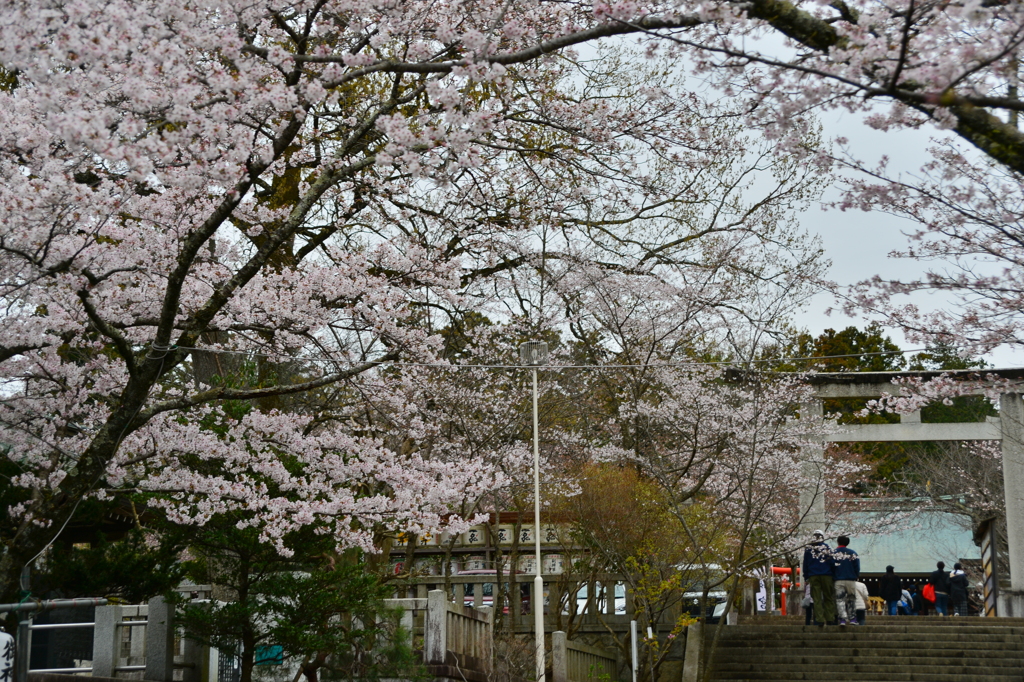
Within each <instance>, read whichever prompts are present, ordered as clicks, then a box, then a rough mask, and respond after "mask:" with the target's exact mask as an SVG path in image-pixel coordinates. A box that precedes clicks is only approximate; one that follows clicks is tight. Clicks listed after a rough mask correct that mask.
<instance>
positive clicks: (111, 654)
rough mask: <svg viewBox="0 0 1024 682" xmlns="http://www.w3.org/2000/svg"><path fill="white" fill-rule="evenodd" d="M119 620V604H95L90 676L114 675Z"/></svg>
mask: <svg viewBox="0 0 1024 682" xmlns="http://www.w3.org/2000/svg"><path fill="white" fill-rule="evenodd" d="M120 620H121V607H120V606H97V607H96V617H95V621H94V622H95V623H96V625H94V626H93V630H92V676H93V677H114V668H116V667H117V659H118V654H119V653H120V651H118V649H119V647H118V645H119V644H120V640H119V639H118V637H117V635H118V632H117V623H118V622H119V621H120Z"/></svg>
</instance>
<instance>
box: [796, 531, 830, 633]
mask: <svg viewBox="0 0 1024 682" xmlns="http://www.w3.org/2000/svg"><path fill="white" fill-rule="evenodd" d="M803 572H804V579H805V580H806V581H807V582H808V583H810V585H811V599H813V600H814V624H815V625H825V624H826V623H827V624H833V623H834V621H835V619H836V587H835V580H834V578H835V563H834V562H833V560H832V548H830V547H829V546H828V544H827V543H826V542H825V534H824V533H823V532H821V531H820V530H816V531H814V538H813V540H812V541H811V543H810V544H809V545H807V547H806V548H805V549H804V562H803Z"/></svg>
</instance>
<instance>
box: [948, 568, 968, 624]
mask: <svg viewBox="0 0 1024 682" xmlns="http://www.w3.org/2000/svg"><path fill="white" fill-rule="evenodd" d="M967 588H968V582H967V574H966V573H964V567H963V566H961V565H960V564H959V563H955V564H953V572H952V573H950V574H949V600H950V602H952V604H953V615H954V616H966V615H967Z"/></svg>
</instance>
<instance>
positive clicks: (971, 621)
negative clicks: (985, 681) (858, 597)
mask: <svg viewBox="0 0 1024 682" xmlns="http://www.w3.org/2000/svg"><path fill="white" fill-rule="evenodd" d="M804 621H805V619H804V616H803V614H801V615H799V616H740V619H739V625H759V626H765V625H767V626H771V627H775V626H778V625H803V624H804ZM867 622H868V623H887V624H888V623H906V622H913V623H921V624H927V625H944V626H949V627H954V626H955V627H963V626H973V625H986V624H991V623H998V624H1000V625H1010V626H1016V627H1024V618H985V617H982V616H877V615H873V614H869V615H868V617H867Z"/></svg>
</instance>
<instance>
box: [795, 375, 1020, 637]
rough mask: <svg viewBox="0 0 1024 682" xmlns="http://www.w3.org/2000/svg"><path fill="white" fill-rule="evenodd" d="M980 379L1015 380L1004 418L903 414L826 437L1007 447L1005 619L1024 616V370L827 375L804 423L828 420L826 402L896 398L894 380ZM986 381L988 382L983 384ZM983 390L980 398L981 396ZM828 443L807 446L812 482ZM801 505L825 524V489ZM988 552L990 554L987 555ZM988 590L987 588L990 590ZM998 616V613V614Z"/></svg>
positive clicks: (804, 496)
mask: <svg viewBox="0 0 1024 682" xmlns="http://www.w3.org/2000/svg"><path fill="white" fill-rule="evenodd" d="M942 375H945V376H949V377H952V378H955V379H963V380H974V381H978V380H979V378H980V377H986V376H997V377H999V378H1000V379H1003V380H1010V382H1011V386H1012V387H1013V388H1014V390H1016V391H1018V392H1013V393H1001V394H1000V397H999V416H998V417H988V418H987V420H986V421H984V422H966V423H953V424H949V423H947V424H927V423H922V422H921V413H920V411H917V412H914V413H911V414H906V415H901V418H900V423H898V424H846V425H843V427H842V428H843V431H842V432H841V433H836V434H833V435H830V436H828V437H826V438H825V439H824V440H825V441H827V442H844V443H864V442H879V441H889V442H908V441H965V440H993V441H999V442H1000V443H1001V450H1002V456H1003V489H1004V491H1005V497H1006V534H1007V538H1006V539H1007V543H1008V545H1009V550H1008V552H1007V557H1006V565H1007V566H1008V567H1009V569H1010V590H1005V589H1003V590H1000V591H999V595H998V596H999V599H998V606H996V604H995V603H991V604H987V606H988V607H990V608H991V607H995V611H996V613H998V614H999V615H1001V616H1017V617H1020V616H1024V401H1022V400H1021V394H1022V393H1024V369H994V370H981V371H978V370H971V371H948V372H848V373H827V374H825V373H823V374H816V375H813V376H811V377H810V379H809V381H810V383H811V384H812V385H813V386H814V387H815V389H816V390H815V399H814V400H813V401H812V402H810V403H809V404H806V405H804V407H803V409H802V410H801V415H800V416H801V419H802V420H806V421H808V422H809V423H813V422H815V421H817V422H820V421H821V420H822V418H823V407H822V404H823V401H824V400H827V399H832V398H878V397H880V396H881V395H882V394H883V393H887V394H890V395H893V394H896V393H897V392H898V389H897V388H896V387H895V386H894V385H893V384H892V380H893V379H895V378H898V377H915V378H918V379H921V380H928V379H934V378H937V377H939V376H942ZM980 383H983V382H980ZM981 392H982V390H981V389H980V388H979V389H978V390H977V391H975V394H976V395H979V394H981ZM824 453H825V447H824V444H821V445H812V446H809V447H808V448H807V451H806V452H805V453H804V457H803V462H802V466H803V471H804V476H805V479H806V480H809V481H815V482H816V481H820V480H821V472H822V469H823V467H824V463H825V454H824ZM800 507H801V511H804V512H805V513H804V523H803V526H804V527H805V529H807V530H808V533H807V534H808V535H809V531H810V529H812V528H820V527H823V526H824V525H825V505H824V499H823V497H822V494H821V491H820V487H819V486H818V485H817V484H814V486H813V487H809V488H808V489H806V490H803V491H801V494H800ZM983 554H984V552H983ZM986 587H988V586H986ZM987 591H988V590H986V592H987ZM992 615H995V614H992Z"/></svg>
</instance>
